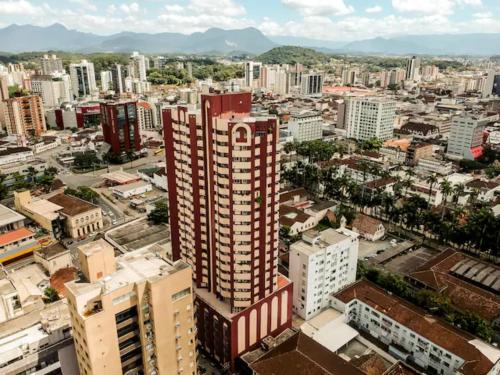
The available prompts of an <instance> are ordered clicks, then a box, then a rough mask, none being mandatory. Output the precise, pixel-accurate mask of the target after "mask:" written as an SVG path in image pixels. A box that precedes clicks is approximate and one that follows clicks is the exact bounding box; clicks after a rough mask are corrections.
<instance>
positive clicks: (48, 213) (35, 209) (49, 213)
mask: <svg viewBox="0 0 500 375" xmlns="http://www.w3.org/2000/svg"><path fill="white" fill-rule="evenodd" d="M63 208H64V207H62V206H58V205H57V204H55V203H52V202H49V201H48V200H46V199H38V200H32V201H31V202H29V203H27V204H26V205H25V206H24V209H26V210H27V211H29V212H31V213H33V214H35V215H40V216H42V217H46V218H47V219H49V220H55V219H57V217H58V216H59V214H58V212H59V211H61V210H62V209H63Z"/></svg>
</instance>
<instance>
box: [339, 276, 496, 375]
mask: <svg viewBox="0 0 500 375" xmlns="http://www.w3.org/2000/svg"><path fill="white" fill-rule="evenodd" d="M331 306H332V307H333V308H335V309H337V310H339V311H341V312H343V313H344V317H345V322H346V323H351V324H354V325H355V326H356V327H357V328H358V329H359V330H362V331H364V332H366V334H368V335H370V336H372V337H373V338H374V339H376V340H378V341H380V342H382V343H383V344H385V345H387V347H388V352H389V354H391V355H392V356H393V357H395V358H397V359H400V360H402V361H405V362H409V363H410V364H411V363H413V364H416V365H417V366H418V367H420V368H422V369H424V371H422V372H423V373H426V374H441V375H456V374H462V375H468V374H483V375H498V374H499V373H500V350H498V349H497V348H495V347H493V346H490V345H488V344H487V343H485V342H483V341H481V340H479V339H477V338H475V337H474V336H472V335H469V334H466V333H464V332H463V331H460V330H458V329H457V328H455V327H453V326H451V325H449V324H447V323H445V322H443V321H441V320H440V319H438V318H435V317H431V316H429V315H428V314H425V312H423V310H421V309H419V308H417V306H413V305H411V304H410V303H408V302H406V301H403V300H401V299H400V298H397V297H394V296H392V295H390V294H389V293H387V292H386V291H384V290H383V289H380V288H378V287H377V286H375V285H374V284H372V283H370V282H369V281H365V280H361V281H358V282H357V283H355V284H353V285H351V286H350V287H348V288H345V289H344V290H342V291H340V292H338V293H337V294H335V295H333V296H332V297H331Z"/></svg>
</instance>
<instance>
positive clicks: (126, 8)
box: [120, 3, 139, 14]
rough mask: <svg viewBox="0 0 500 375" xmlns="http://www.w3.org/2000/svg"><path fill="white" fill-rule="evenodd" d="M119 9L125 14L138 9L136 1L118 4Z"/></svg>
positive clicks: (135, 11)
mask: <svg viewBox="0 0 500 375" xmlns="http://www.w3.org/2000/svg"><path fill="white" fill-rule="evenodd" d="M120 10H121V11H122V12H123V13H126V14H132V13H137V12H138V11H139V4H137V3H131V4H122V5H120Z"/></svg>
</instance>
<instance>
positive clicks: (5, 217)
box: [0, 204, 24, 227]
mask: <svg viewBox="0 0 500 375" xmlns="http://www.w3.org/2000/svg"><path fill="white" fill-rule="evenodd" d="M21 220H24V216H23V215H21V214H20V213H17V212H16V211H14V210H11V209H10V208H8V207H6V206H4V205H2V204H0V227H3V226H4V225H7V224H11V223H16V222H18V221H21Z"/></svg>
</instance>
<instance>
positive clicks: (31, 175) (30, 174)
mask: <svg viewBox="0 0 500 375" xmlns="http://www.w3.org/2000/svg"><path fill="white" fill-rule="evenodd" d="M35 176H36V169H35V168H33V167H28V178H29V181H30V182H31V183H33V182H34V181H35Z"/></svg>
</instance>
